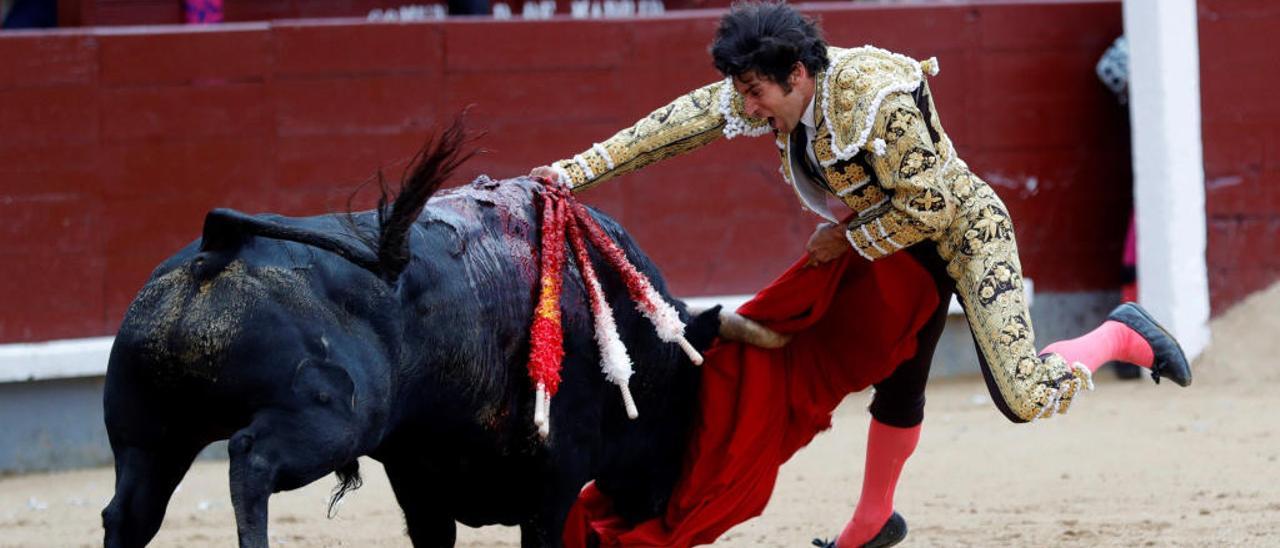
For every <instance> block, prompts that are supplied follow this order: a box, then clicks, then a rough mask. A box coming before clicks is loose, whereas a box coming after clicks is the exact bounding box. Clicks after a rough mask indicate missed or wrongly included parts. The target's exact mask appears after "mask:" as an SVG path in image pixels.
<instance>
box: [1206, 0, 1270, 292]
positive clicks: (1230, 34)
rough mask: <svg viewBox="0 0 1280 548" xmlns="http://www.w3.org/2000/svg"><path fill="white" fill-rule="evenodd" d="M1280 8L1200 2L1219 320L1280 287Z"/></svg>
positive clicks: (1212, 277) (1235, 0) (1212, 274)
mask: <svg viewBox="0 0 1280 548" xmlns="http://www.w3.org/2000/svg"><path fill="white" fill-rule="evenodd" d="M1277 33H1280V3H1277V2H1274V1H1271V0H1201V1H1200V94H1201V103H1202V105H1203V106H1202V108H1201V111H1202V124H1203V126H1202V127H1203V139H1204V171H1205V194H1206V199H1207V202H1208V203H1207V207H1208V210H1207V212H1206V214H1207V220H1208V225H1209V226H1208V230H1209V234H1208V244H1209V249H1208V263H1209V289H1210V291H1209V294H1210V296H1211V299H1212V304H1213V311H1214V313H1218V312H1222V311H1223V310H1224V309H1226V307H1228V306H1230V305H1231V304H1233V303H1235V302H1237V301H1239V300H1240V299H1242V298H1244V297H1245V296H1247V295H1249V294H1250V293H1253V292H1254V291H1258V290H1260V289H1264V288H1266V287H1267V286H1268V285H1271V284H1272V283H1274V282H1275V281H1276V280H1278V279H1280V101H1276V100H1275V97H1276V91H1277V90H1280V74H1278V73H1277V72H1276V70H1275V68H1276V62H1277V60H1280V57H1277V55H1276V52H1277V51H1278V49H1277V46H1276V44H1275V39H1276V35H1277Z"/></svg>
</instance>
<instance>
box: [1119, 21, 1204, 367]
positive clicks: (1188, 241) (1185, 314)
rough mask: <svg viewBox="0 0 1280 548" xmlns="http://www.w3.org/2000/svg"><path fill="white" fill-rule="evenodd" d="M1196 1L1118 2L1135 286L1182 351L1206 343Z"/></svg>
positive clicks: (1190, 352) (1196, 350) (1198, 349)
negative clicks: (1125, 55)
mask: <svg viewBox="0 0 1280 548" xmlns="http://www.w3.org/2000/svg"><path fill="white" fill-rule="evenodd" d="M1196 25H1197V20H1196V0H1125V1H1124V28H1125V35H1126V36H1127V37H1128V41H1129V115H1130V121H1131V123H1132V127H1133V137H1132V138H1133V175H1134V205H1135V208H1136V210H1137V215H1138V221H1137V224H1138V291H1139V300H1140V301H1141V302H1142V305H1143V306H1144V307H1146V308H1147V310H1149V311H1150V312H1151V314H1152V315H1154V316H1155V317H1156V319H1158V320H1160V322H1161V323H1163V324H1164V326H1165V327H1166V328H1168V329H1169V330H1170V331H1172V332H1173V334H1174V335H1175V336H1176V337H1178V341H1179V342H1180V343H1181V344H1182V348H1183V350H1185V351H1186V352H1187V354H1188V357H1190V358H1194V357H1195V356H1197V355H1199V354H1200V352H1201V351H1202V350H1204V347H1205V346H1206V345H1208V343H1209V325H1208V322H1209V284H1208V276H1207V273H1206V265H1205V241H1206V225H1205V191H1204V162H1203V157H1202V156H1203V155H1202V148H1201V147H1202V145H1201V141H1200V48H1199V41H1198V33H1197V30H1196Z"/></svg>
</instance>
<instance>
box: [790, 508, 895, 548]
mask: <svg viewBox="0 0 1280 548" xmlns="http://www.w3.org/2000/svg"><path fill="white" fill-rule="evenodd" d="M905 538H907V520H906V519H903V517H902V514H899V513H897V512H894V513H893V515H892V516H889V521H886V522H884V527H881V528H880V532H879V533H876V536H875V538H872V539H871V540H869V541H867V543H866V544H863V545H862V548H889V547H890V546H893V545H895V544H897V543H899V542H902V539H905ZM813 545H814V546H817V547H818V548H836V541H835V540H834V539H832V540H822V539H819V538H815V539H813Z"/></svg>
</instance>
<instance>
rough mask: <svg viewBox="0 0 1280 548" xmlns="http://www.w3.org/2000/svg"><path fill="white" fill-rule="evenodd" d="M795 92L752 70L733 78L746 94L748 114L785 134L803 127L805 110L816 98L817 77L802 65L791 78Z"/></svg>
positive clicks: (735, 83) (745, 100)
mask: <svg viewBox="0 0 1280 548" xmlns="http://www.w3.org/2000/svg"><path fill="white" fill-rule="evenodd" d="M787 81H788V83H789V84H790V87H791V90H790V91H787V90H786V89H784V88H783V87H782V84H779V83H778V82H776V81H774V80H773V79H772V78H769V77H768V76H764V75H761V74H760V73H758V72H756V71H754V70H749V71H747V72H745V73H743V74H741V75H739V76H736V77H734V79H733V88H734V89H736V90H737V91H738V93H739V94H741V95H742V98H743V106H744V107H746V114H747V116H750V117H752V118H760V119H764V120H766V121H768V122H769V127H771V128H773V130H774V131H776V132H778V133H782V134H788V133H791V131H792V130H794V129H795V128H796V127H798V126H799V125H800V118H801V117H802V116H804V110H805V108H806V107H808V106H809V101H810V100H812V99H813V90H814V81H813V76H812V75H810V74H809V71H808V70H806V69H805V67H804V65H803V64H801V63H796V65H795V69H793V70H792V71H791V75H790V76H788V77H787Z"/></svg>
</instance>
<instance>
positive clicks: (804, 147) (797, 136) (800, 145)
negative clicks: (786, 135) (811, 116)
mask: <svg viewBox="0 0 1280 548" xmlns="http://www.w3.org/2000/svg"><path fill="white" fill-rule="evenodd" d="M791 155H792V156H797V155H798V156H799V164H800V169H801V170H803V171H804V174H805V175H807V176H808V177H809V180H811V181H813V182H815V183H818V186H820V187H822V188H823V189H824V190H826V191H827V192H830V193H832V194H835V191H833V190H831V185H829V184H827V178H826V177H824V176H823V175H822V170H821V169H819V168H818V166H816V165H813V161H812V160H810V159H809V139H808V135H806V133H805V129H804V125H801V126H800V127H797V128H796V129H795V131H792V132H791Z"/></svg>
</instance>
